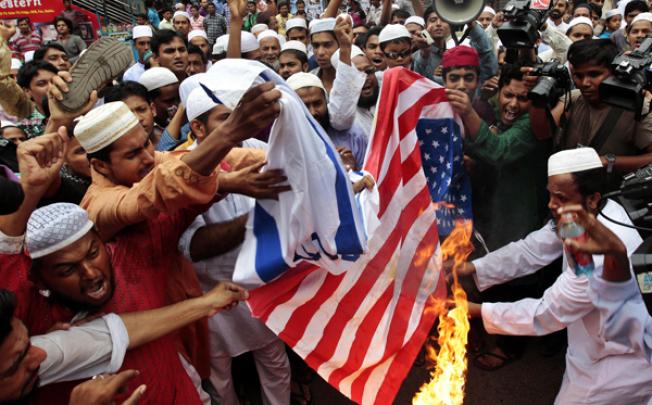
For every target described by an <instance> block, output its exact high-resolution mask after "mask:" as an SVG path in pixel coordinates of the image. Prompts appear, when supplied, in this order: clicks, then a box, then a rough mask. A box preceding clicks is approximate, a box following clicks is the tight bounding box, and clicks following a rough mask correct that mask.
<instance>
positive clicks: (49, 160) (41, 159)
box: [16, 127, 69, 195]
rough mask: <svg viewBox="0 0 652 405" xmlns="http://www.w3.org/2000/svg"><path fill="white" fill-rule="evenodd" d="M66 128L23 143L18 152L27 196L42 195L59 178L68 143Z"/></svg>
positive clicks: (23, 185) (21, 175) (21, 180)
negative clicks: (32, 194)
mask: <svg viewBox="0 0 652 405" xmlns="http://www.w3.org/2000/svg"><path fill="white" fill-rule="evenodd" d="M68 140H69V138H68V134H67V131H66V128H65V127H60V128H59V129H58V131H57V132H56V133H51V134H46V135H42V136H39V137H37V138H33V139H30V140H28V141H26V142H23V143H21V144H20V145H19V146H18V149H17V151H16V156H17V159H18V168H19V170H20V183H21V185H22V187H23V191H24V192H25V194H30V193H34V194H40V195H42V193H44V192H45V190H47V189H48V187H49V186H50V185H51V184H52V182H53V181H54V180H56V179H57V178H58V176H59V170H61V166H62V165H63V155H64V152H65V148H66V145H67V143H68Z"/></svg>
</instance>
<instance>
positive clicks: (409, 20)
mask: <svg viewBox="0 0 652 405" xmlns="http://www.w3.org/2000/svg"><path fill="white" fill-rule="evenodd" d="M408 24H417V25H420V26H422V27H424V28H425V26H426V21H425V20H424V19H423V17H419V16H418V15H413V16H410V17H408V18H407V20H405V24H404V25H408Z"/></svg>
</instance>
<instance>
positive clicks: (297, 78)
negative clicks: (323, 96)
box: [287, 72, 326, 93]
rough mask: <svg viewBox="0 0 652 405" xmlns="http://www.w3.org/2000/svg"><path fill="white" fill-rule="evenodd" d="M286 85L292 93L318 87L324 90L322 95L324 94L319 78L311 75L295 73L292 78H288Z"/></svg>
mask: <svg viewBox="0 0 652 405" xmlns="http://www.w3.org/2000/svg"><path fill="white" fill-rule="evenodd" d="M287 84H288V86H290V87H291V88H292V90H294V91H296V90H299V89H303V88H305V87H319V88H320V89H322V90H324V93H325V92H326V88H325V87H324V83H322V81H321V79H320V78H319V77H317V76H316V75H314V74H312V73H305V72H299V73H295V74H293V75H292V76H290V77H288V80H287Z"/></svg>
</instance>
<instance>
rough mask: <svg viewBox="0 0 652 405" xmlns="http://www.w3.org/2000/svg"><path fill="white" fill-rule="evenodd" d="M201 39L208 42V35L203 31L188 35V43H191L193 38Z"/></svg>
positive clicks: (191, 32) (195, 31)
mask: <svg viewBox="0 0 652 405" xmlns="http://www.w3.org/2000/svg"><path fill="white" fill-rule="evenodd" d="M197 37H202V38H204V39H205V40H206V41H208V35H206V31H204V30H192V31H190V32H189V33H188V42H190V41H192V39H193V38H197Z"/></svg>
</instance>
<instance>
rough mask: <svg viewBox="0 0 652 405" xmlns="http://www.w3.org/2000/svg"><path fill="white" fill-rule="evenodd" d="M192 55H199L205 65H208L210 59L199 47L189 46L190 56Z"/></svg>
mask: <svg viewBox="0 0 652 405" xmlns="http://www.w3.org/2000/svg"><path fill="white" fill-rule="evenodd" d="M191 53H194V54H197V55H199V56H200V57H201V60H202V62H203V63H204V65H205V64H207V63H208V58H207V57H206V54H205V53H204V51H202V50H201V48H200V47H198V46H197V45H193V44H189V45H188V55H190V54H191Z"/></svg>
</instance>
